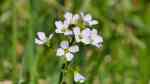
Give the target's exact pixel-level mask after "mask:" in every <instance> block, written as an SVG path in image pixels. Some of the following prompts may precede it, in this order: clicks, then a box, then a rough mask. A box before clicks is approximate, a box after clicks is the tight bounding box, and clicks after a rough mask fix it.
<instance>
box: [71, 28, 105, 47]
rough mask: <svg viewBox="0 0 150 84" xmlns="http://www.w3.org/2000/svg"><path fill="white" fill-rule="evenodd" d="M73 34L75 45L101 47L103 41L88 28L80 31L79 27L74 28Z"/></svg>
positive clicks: (94, 31)
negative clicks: (82, 44) (80, 43)
mask: <svg viewBox="0 0 150 84" xmlns="http://www.w3.org/2000/svg"><path fill="white" fill-rule="evenodd" d="M73 32H74V35H75V40H76V42H77V43H79V42H82V43H84V44H92V45H94V46H96V47H98V48H99V47H101V43H102V42H103V39H102V37H101V36H100V35H98V33H97V30H96V29H92V30H90V29H89V28H86V29H84V30H82V31H81V30H80V28H79V27H75V28H74V29H73Z"/></svg>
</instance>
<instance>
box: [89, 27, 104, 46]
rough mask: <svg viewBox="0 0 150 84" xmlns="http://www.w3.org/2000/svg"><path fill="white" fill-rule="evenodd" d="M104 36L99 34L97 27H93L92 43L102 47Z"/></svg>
mask: <svg viewBox="0 0 150 84" xmlns="http://www.w3.org/2000/svg"><path fill="white" fill-rule="evenodd" d="M102 42H103V38H102V37H101V36H100V35H98V34H97V30H96V29H92V31H91V44H92V45H95V46H96V47H98V48H100V47H101V46H102Z"/></svg>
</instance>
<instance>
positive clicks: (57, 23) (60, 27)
mask: <svg viewBox="0 0 150 84" xmlns="http://www.w3.org/2000/svg"><path fill="white" fill-rule="evenodd" d="M55 26H56V28H57V29H62V28H63V22H61V21H56V22H55Z"/></svg>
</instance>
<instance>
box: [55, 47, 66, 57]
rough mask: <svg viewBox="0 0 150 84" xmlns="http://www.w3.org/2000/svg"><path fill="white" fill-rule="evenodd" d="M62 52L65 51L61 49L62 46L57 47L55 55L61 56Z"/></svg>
mask: <svg viewBox="0 0 150 84" xmlns="http://www.w3.org/2000/svg"><path fill="white" fill-rule="evenodd" d="M64 53H65V52H64V50H63V49H62V48H58V49H57V53H56V55H57V56H63V55H64Z"/></svg>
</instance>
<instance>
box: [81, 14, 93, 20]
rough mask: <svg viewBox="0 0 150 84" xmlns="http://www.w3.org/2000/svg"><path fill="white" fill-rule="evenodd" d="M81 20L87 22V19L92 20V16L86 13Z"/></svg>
mask: <svg viewBox="0 0 150 84" xmlns="http://www.w3.org/2000/svg"><path fill="white" fill-rule="evenodd" d="M83 20H84V21H85V22H89V21H91V20H92V16H91V15H90V14H87V15H85V16H84V18H83Z"/></svg>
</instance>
